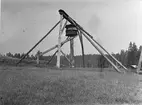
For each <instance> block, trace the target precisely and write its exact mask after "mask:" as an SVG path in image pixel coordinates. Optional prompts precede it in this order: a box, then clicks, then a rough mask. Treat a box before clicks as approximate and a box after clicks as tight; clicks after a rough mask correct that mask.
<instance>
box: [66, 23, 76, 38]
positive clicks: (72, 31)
mask: <svg viewBox="0 0 142 105" xmlns="http://www.w3.org/2000/svg"><path fill="white" fill-rule="evenodd" d="M76 35H78V30H77V28H76V27H75V26H74V25H73V24H68V25H66V36H69V37H74V36H76Z"/></svg>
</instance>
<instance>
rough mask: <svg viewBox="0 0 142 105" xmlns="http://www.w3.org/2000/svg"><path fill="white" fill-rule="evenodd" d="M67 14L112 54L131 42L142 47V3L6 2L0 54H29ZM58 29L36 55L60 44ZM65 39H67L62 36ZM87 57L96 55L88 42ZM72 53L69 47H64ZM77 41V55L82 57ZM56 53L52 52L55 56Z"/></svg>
mask: <svg viewBox="0 0 142 105" xmlns="http://www.w3.org/2000/svg"><path fill="white" fill-rule="evenodd" d="M59 9H63V10H65V11H66V12H67V13H68V14H69V15H70V16H71V17H72V18H73V19H74V20H76V21H77V22H78V23H79V24H80V25H81V26H82V27H83V28H84V29H86V31H88V32H89V33H90V34H92V36H94V38H95V39H96V40H97V41H98V42H99V43H100V44H101V45H103V46H104V47H105V48H106V49H107V50H108V52H110V53H111V52H114V53H116V52H120V50H121V49H127V48H128V45H129V42H130V41H132V42H135V43H136V44H137V45H138V46H139V45H142V1H140V0H2V2H1V34H0V53H6V52H12V53H14V52H20V53H22V52H27V51H28V50H29V49H30V48H31V47H32V46H33V45H34V44H35V43H36V42H37V41H38V40H40V38H41V37H42V36H44V35H45V34H46V33H47V32H48V31H49V30H50V29H51V28H52V27H53V26H54V25H55V24H56V23H57V22H58V21H59V19H60V16H59V13H58V10H59ZM58 34H59V27H57V28H56V29H55V30H54V31H53V32H52V33H51V34H50V35H49V36H48V37H47V38H46V39H45V40H44V41H43V42H42V43H41V44H40V45H39V46H38V47H37V48H36V49H34V50H33V52H32V53H35V52H37V50H41V51H45V50H46V49H49V48H50V47H52V46H54V45H55V44H57V38H58ZM62 37H63V39H65V35H63V36H62ZM84 44H85V49H86V50H85V53H87V54H88V53H96V50H95V49H94V48H93V47H92V46H91V44H90V43H89V42H88V41H87V40H86V39H84ZM63 51H64V52H66V53H67V52H69V45H68V44H67V45H65V46H64V47H63ZM80 52H81V50H80V43H79V40H78V38H77V39H76V40H75V54H81V53H80ZM51 53H52V52H51Z"/></svg>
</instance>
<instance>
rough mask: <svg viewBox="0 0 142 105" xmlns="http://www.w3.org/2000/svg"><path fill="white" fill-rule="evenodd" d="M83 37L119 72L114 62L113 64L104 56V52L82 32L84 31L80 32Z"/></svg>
mask: <svg viewBox="0 0 142 105" xmlns="http://www.w3.org/2000/svg"><path fill="white" fill-rule="evenodd" d="M82 34H83V35H84V36H85V37H86V39H88V41H89V42H90V43H91V44H92V45H93V46H94V47H95V48H96V49H97V50H98V52H99V53H100V54H101V55H103V56H104V58H105V59H106V60H107V61H108V62H109V63H110V64H111V65H112V66H113V67H114V68H115V70H116V71H117V72H121V71H120V70H119V69H118V68H117V67H116V66H115V65H114V64H113V62H112V61H111V60H110V59H109V58H108V57H107V56H105V54H104V53H103V52H102V51H101V50H100V49H99V48H98V47H97V46H96V45H95V44H94V43H93V41H92V40H91V39H90V38H89V37H88V36H87V35H86V34H84V33H82Z"/></svg>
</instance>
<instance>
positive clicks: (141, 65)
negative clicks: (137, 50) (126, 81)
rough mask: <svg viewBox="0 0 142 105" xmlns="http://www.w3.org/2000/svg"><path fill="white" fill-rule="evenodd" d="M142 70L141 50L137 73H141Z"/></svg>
mask: <svg viewBox="0 0 142 105" xmlns="http://www.w3.org/2000/svg"><path fill="white" fill-rule="evenodd" d="M141 68H142V48H141V54H140V58H139V63H138V68H137V73H139V72H140V69H141Z"/></svg>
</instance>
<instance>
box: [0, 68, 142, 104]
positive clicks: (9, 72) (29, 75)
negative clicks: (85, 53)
mask: <svg viewBox="0 0 142 105" xmlns="http://www.w3.org/2000/svg"><path fill="white" fill-rule="evenodd" d="M96 71H98V70H97V69H91V70H87V68H86V69H83V70H81V69H79V70H78V69H74V70H73V69H64V70H59V69H51V68H37V67H10V66H9V67H0V105H100V104H105V105H111V104H112V105H122V104H123V105H124V104H125V105H129V104H133V105H137V104H139V105H140V104H142V85H141V83H140V82H141V81H142V77H141V76H140V75H136V74H133V73H126V74H119V73H117V72H112V71H105V70H104V72H96Z"/></svg>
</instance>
